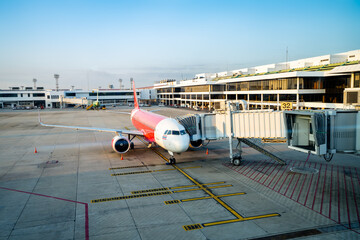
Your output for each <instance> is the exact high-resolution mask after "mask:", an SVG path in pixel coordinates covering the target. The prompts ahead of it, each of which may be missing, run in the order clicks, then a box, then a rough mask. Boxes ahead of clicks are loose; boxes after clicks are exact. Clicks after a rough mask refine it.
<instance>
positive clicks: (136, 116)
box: [39, 84, 190, 164]
mask: <svg viewBox="0 0 360 240" xmlns="http://www.w3.org/2000/svg"><path fill="white" fill-rule="evenodd" d="M133 89H134V106H135V107H134V109H133V110H132V111H131V122H132V124H133V125H134V127H135V128H136V129H137V131H136V130H125V129H108V128H94V127H80V126H64V125H51V124H45V123H42V122H41V119H40V114H39V123H40V124H41V125H42V126H46V127H60V128H72V129H81V130H92V131H99V132H113V133H116V134H117V136H115V137H114V138H113V139H112V142H111V146H112V148H113V149H114V151H115V152H117V153H126V152H127V151H129V149H130V148H131V149H133V148H134V143H133V142H131V141H132V140H133V139H134V138H135V137H136V136H142V137H143V138H144V139H145V140H146V141H147V142H149V143H150V144H151V143H153V142H155V143H156V144H158V145H159V146H161V147H162V148H164V149H165V150H167V151H168V152H169V154H170V155H171V158H170V164H174V163H175V158H174V153H182V152H185V151H186V150H187V149H188V147H189V144H190V137H189V134H188V133H187V132H186V131H185V128H184V127H183V126H182V125H181V124H180V123H178V122H177V121H176V120H175V119H172V118H168V117H165V116H162V115H159V114H155V113H153V112H149V111H145V110H142V109H140V108H139V104H138V101H137V97H136V90H135V84H134V85H133ZM122 134H127V135H128V138H126V137H124V136H123V135H122ZM131 136H133V137H132V138H131Z"/></svg>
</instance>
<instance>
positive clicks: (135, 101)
mask: <svg viewBox="0 0 360 240" xmlns="http://www.w3.org/2000/svg"><path fill="white" fill-rule="evenodd" d="M133 90H134V108H135V109H139V103H138V100H137V96H136V89H135V81H133Z"/></svg>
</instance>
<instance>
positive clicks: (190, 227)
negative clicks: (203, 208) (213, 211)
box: [183, 223, 203, 231]
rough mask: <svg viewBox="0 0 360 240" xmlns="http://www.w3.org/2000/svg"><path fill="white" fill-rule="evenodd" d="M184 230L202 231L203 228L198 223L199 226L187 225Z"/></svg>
mask: <svg viewBox="0 0 360 240" xmlns="http://www.w3.org/2000/svg"><path fill="white" fill-rule="evenodd" d="M183 228H184V229H185V231H191V230H196V229H202V228H203V226H202V225H201V224H200V223H197V224H191V225H185V226H183Z"/></svg>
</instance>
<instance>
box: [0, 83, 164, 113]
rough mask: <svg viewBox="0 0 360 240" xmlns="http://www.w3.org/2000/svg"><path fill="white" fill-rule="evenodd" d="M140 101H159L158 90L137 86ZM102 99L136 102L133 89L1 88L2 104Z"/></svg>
mask: <svg viewBox="0 0 360 240" xmlns="http://www.w3.org/2000/svg"><path fill="white" fill-rule="evenodd" d="M136 92H137V94H138V98H139V101H140V103H144V104H154V103H156V101H157V94H156V90H154V88H153V87H150V88H142V89H137V90H136ZM97 99H98V100H99V102H100V104H101V105H128V104H131V103H133V102H134V96H133V90H131V89H99V90H97V89H94V90H91V91H84V90H79V89H58V90H54V89H52V90H51V89H50V90H49V89H48V90H45V89H44V88H43V87H38V88H36V89H34V88H32V87H26V88H25V89H20V88H19V87H12V88H10V89H9V90H0V108H13V109H30V108H40V107H43V108H62V107H74V106H88V105H91V104H92V102H93V101H96V100H97Z"/></svg>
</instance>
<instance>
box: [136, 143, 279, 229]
mask: <svg viewBox="0 0 360 240" xmlns="http://www.w3.org/2000/svg"><path fill="white" fill-rule="evenodd" d="M139 139H140V138H139ZM140 140H141V139H140ZM152 150H153V151H154V152H155V153H157V154H158V155H159V156H160V157H161V158H163V159H164V160H165V161H166V162H169V160H168V159H167V158H166V157H164V156H163V155H162V154H161V153H160V152H159V151H157V150H156V149H152ZM172 166H173V168H175V169H176V170H178V171H179V172H181V173H182V174H183V175H184V176H185V177H187V178H188V179H189V180H190V181H192V182H193V183H194V184H195V185H196V186H198V187H199V188H200V189H202V190H203V191H204V192H206V193H207V194H208V195H209V197H210V198H212V199H214V200H215V201H216V202H218V203H219V204H220V205H221V206H223V207H224V208H225V209H226V210H228V211H229V212H230V213H231V214H233V215H234V216H235V217H236V218H237V219H233V220H226V221H219V222H213V223H206V224H202V225H201V224H193V225H186V226H183V227H184V229H185V230H186V231H188V230H195V229H200V228H202V227H205V226H214V225H218V224H224V223H231V222H240V221H246V220H254V219H260V218H267V217H275V216H280V214H278V213H273V214H266V215H259V216H253V217H246V218H245V217H243V216H241V215H240V214H239V213H237V212H236V211H235V210H234V209H232V208H231V207H230V206H229V205H227V204H226V203H225V202H223V201H222V200H221V199H219V198H220V196H216V195H214V194H213V193H212V192H210V190H209V188H210V187H204V185H203V184H200V183H199V182H198V181H196V180H195V179H194V178H192V177H191V176H190V175H189V174H187V173H186V172H184V171H183V170H182V169H181V168H179V167H177V166H176V165H172ZM224 195H227V196H230V195H231V194H224ZM187 227H188V228H187Z"/></svg>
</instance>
